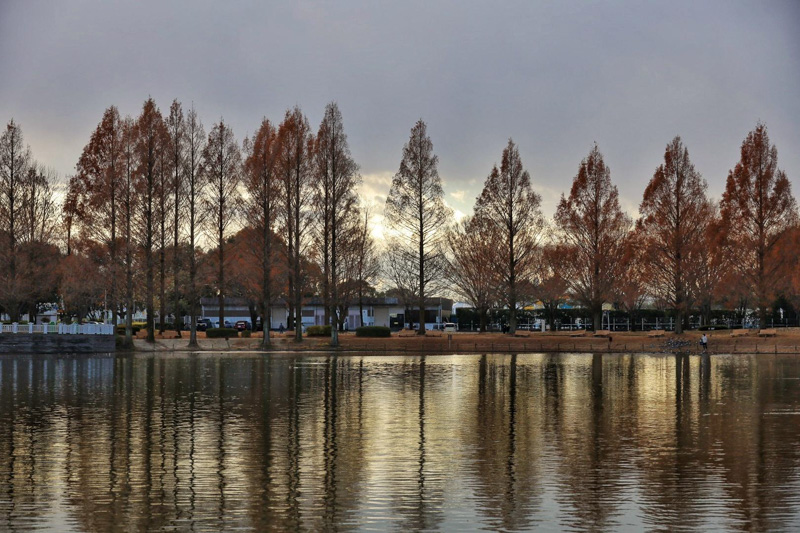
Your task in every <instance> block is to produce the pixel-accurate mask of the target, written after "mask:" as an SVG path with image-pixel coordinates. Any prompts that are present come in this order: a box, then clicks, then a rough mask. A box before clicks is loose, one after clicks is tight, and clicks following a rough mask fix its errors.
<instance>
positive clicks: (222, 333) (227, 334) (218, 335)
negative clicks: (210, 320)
mask: <svg viewBox="0 0 800 533" xmlns="http://www.w3.org/2000/svg"><path fill="white" fill-rule="evenodd" d="M238 336H239V331H238V330H237V329H236V328H212V329H207V330H206V338H208V339H222V338H225V339H229V338H231V337H238Z"/></svg>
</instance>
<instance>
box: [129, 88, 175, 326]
mask: <svg viewBox="0 0 800 533" xmlns="http://www.w3.org/2000/svg"><path fill="white" fill-rule="evenodd" d="M134 135H135V138H136V146H135V157H136V163H137V166H136V170H135V173H134V176H133V178H134V180H133V186H134V188H135V189H136V194H137V195H138V196H139V199H140V201H141V204H140V205H141V209H138V210H137V212H136V215H137V216H136V226H137V232H136V233H137V235H138V239H137V240H138V242H139V246H140V247H141V249H142V251H143V254H144V261H145V308H146V310H147V319H146V320H147V341H148V342H155V322H154V317H155V302H154V295H155V258H154V247H155V243H156V239H157V238H158V213H159V197H160V195H161V182H160V180H159V168H158V163H159V159H160V158H161V156H162V153H163V152H164V151H165V150H166V149H167V142H168V139H169V136H168V132H167V128H166V126H165V125H164V119H163V117H162V116H161V112H160V111H159V110H158V107H156V103H155V102H154V101H153V99H152V98H149V99H148V100H147V101H146V102H145V103H144V105H143V106H142V112H141V114H140V115H139V118H138V119H137V120H136V124H135V133H134Z"/></svg>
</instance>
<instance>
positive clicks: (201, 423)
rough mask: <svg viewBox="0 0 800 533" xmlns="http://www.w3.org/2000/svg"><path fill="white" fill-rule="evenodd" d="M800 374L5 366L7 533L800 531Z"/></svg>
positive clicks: (371, 361)
mask: <svg viewBox="0 0 800 533" xmlns="http://www.w3.org/2000/svg"><path fill="white" fill-rule="evenodd" d="M799 403H800V362H798V361H797V360H796V359H795V358H794V357H788V356H787V357H780V356H762V357H747V356H735V357H734V356H714V357H710V356H708V355H705V356H688V355H677V356H646V355H609V354H602V355H601V354H595V355H591V354H587V355H585V354H574V355H572V354H560V355H553V354H549V355H545V354H518V355H481V356H426V357H411V356H408V357H362V356H342V355H330V356H326V355H321V356H320V355H315V356H307V357H299V358H295V357H289V356H281V355H273V356H268V357H261V356H257V357H243V356H241V355H236V356H223V357H215V356H208V355H203V356H197V355H192V356H188V355H187V356H176V355H174V354H169V355H166V354H165V355H163V356H160V355H157V354H156V355H152V356H142V357H140V356H133V357H131V356H127V357H122V356H121V357H112V356H108V357H46V356H43V357H32V356H18V357H9V356H3V357H2V358H0V530H9V531H13V530H35V529H37V528H43V529H46V528H50V529H57V530H64V531H67V530H70V529H72V530H83V531H113V530H162V529H179V530H184V529H193V530H198V531H199V530H207V531H217V530H229V529H234V528H240V527H241V528H245V529H247V528H250V529H255V530H278V531H285V530H296V529H304V530H306V529H308V530H331V529H352V528H382V529H386V528H391V529H413V530H419V529H445V530H447V529H465V528H466V529H475V528H486V529H495V530H497V529H502V530H529V529H535V528H537V527H542V526H550V527H552V528H559V529H565V528H566V529H569V528H574V529H581V530H583V529H603V530H610V529H619V528H634V529H661V528H666V529H683V528H688V529H706V528H730V529H754V530H774V529H797V528H798V526H800V511H798V509H800V507H799V506H798V503H800V487H799V486H798V479H800V476H798V466H797V465H798V464H800V461H798V449H800V446H798V445H799V444H800V424H797V423H796V422H795V419H796V417H797V416H798V415H800V405H798V404H799Z"/></svg>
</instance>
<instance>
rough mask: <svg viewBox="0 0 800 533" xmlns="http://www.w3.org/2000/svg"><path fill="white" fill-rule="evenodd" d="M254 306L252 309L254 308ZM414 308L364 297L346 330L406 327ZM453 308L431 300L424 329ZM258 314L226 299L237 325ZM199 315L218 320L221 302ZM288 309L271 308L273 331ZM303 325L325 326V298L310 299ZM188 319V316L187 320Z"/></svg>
mask: <svg viewBox="0 0 800 533" xmlns="http://www.w3.org/2000/svg"><path fill="white" fill-rule="evenodd" d="M251 305H252V307H251ZM409 306H410V307H411V309H409V310H408V314H409V316H408V317H407V316H406V314H407V312H406V306H405V305H404V304H403V302H402V300H400V299H399V298H364V300H363V315H362V313H361V309H360V307H361V306H359V303H358V301H353V302H352V303H351V304H350V305H349V307H348V309H347V320H346V321H345V325H346V327H347V329H355V328H357V327H360V326H389V327H393V328H397V329H400V328H403V327H405V326H407V325H408V324H409V322H410V323H411V324H415V323H418V322H419V310H418V309H413V307H415V306H416V303H415V302H412V303H410V304H409ZM452 309H453V300H450V299H449V298H428V299H427V300H426V305H425V327H426V329H436V327H437V326H438V325H439V324H442V323H444V322H448V321H449V320H450V315H451V313H452ZM251 310H252V313H253V314H257V311H256V307H255V305H254V304H253V303H252V302H249V301H248V300H247V299H246V298H236V297H229V298H225V320H227V321H230V322H231V323H235V322H236V321H237V320H247V321H248V322H251V321H252V315H251ZM200 316H201V317H203V318H209V319H211V321H212V322H215V321H216V320H218V318H217V317H219V301H218V300H217V298H201V299H200ZM288 316H289V308H288V307H287V306H286V304H285V303H284V302H282V301H280V302H275V303H274V304H273V305H272V324H271V327H272V329H278V328H279V327H280V325H281V324H283V325H284V326H286V325H287V324H288V323H289V321H288ZM302 316H303V325H304V326H320V325H323V324H325V307H324V305H323V302H322V298H318V297H314V298H308V299H306V301H305V302H304V304H303V310H302ZM186 320H188V317H187V318H186Z"/></svg>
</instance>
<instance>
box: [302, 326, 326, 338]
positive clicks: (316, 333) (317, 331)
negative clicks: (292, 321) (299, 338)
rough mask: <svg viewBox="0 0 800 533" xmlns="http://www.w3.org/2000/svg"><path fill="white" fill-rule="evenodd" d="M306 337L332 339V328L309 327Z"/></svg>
mask: <svg viewBox="0 0 800 533" xmlns="http://www.w3.org/2000/svg"><path fill="white" fill-rule="evenodd" d="M306 335H308V336H309V337H330V336H331V326H330V325H327V326H308V327H307V328H306Z"/></svg>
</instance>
